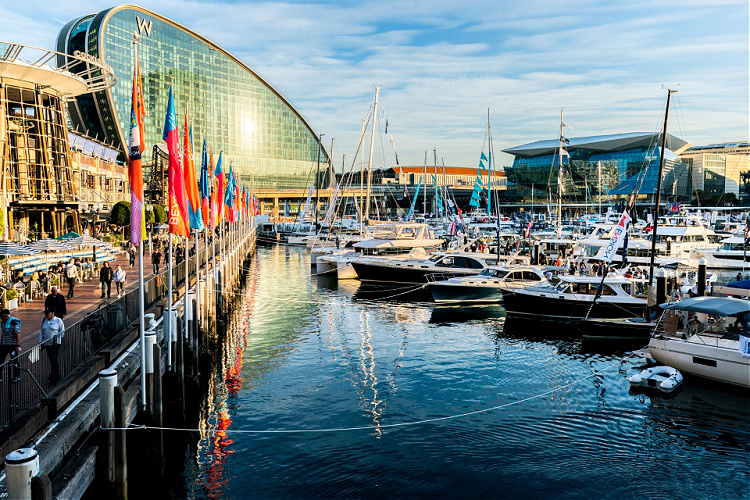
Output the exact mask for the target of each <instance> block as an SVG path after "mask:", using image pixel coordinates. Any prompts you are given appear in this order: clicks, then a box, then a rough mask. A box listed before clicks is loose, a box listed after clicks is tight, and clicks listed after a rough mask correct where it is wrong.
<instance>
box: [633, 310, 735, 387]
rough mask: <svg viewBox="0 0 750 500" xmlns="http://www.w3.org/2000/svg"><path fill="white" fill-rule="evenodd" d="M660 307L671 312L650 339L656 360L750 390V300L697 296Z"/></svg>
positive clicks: (684, 370)
mask: <svg viewBox="0 0 750 500" xmlns="http://www.w3.org/2000/svg"><path fill="white" fill-rule="evenodd" d="M661 308H662V309H665V310H667V311H669V313H668V316H667V317H666V318H665V320H664V324H663V329H662V330H660V331H657V332H656V333H655V334H654V336H653V337H652V338H651V340H650V341H649V344H648V348H649V352H650V354H651V357H652V358H654V359H655V360H656V361H658V362H660V363H663V364H665V365H669V366H672V367H674V368H677V369H678V370H680V371H681V372H683V373H689V374H692V375H697V376H699V377H704V378H708V379H711V380H715V381H718V382H724V383H728V384H732V385H737V386H740V387H744V388H750V345H749V344H748V341H747V337H748V336H750V332H749V331H748V330H749V329H748V326H749V323H748V320H750V317H749V315H750V302H748V301H747V300H742V299H736V298H732V297H694V298H690V299H685V300H681V301H678V302H674V303H672V304H664V305H662V306H661ZM740 335H742V336H743V337H744V339H745V340H744V342H743V341H742V339H741V338H740Z"/></svg>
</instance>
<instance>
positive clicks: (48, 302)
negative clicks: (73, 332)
mask: <svg viewBox="0 0 750 500" xmlns="http://www.w3.org/2000/svg"><path fill="white" fill-rule="evenodd" d="M44 308H45V309H51V310H53V311H55V316H57V317H58V318H60V319H63V318H64V317H65V316H67V315H68V307H67V305H66V304H65V297H63V296H62V294H60V293H59V292H58V291H57V287H56V286H53V287H52V288H51V289H50V293H49V295H47V298H46V299H44Z"/></svg>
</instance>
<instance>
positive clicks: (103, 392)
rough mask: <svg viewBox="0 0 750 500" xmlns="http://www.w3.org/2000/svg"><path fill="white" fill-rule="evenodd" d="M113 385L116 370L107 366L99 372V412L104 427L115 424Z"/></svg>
mask: <svg viewBox="0 0 750 500" xmlns="http://www.w3.org/2000/svg"><path fill="white" fill-rule="evenodd" d="M115 386H117V370H112V369H109V368H108V369H106V370H102V371H100V372H99V413H100V414H101V420H102V427H104V428H111V427H114V425H115Z"/></svg>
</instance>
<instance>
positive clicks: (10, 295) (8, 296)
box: [5, 288, 18, 300]
mask: <svg viewBox="0 0 750 500" xmlns="http://www.w3.org/2000/svg"><path fill="white" fill-rule="evenodd" d="M17 298H18V292H17V291H16V290H15V288H8V289H7V290H5V300H13V299H17Z"/></svg>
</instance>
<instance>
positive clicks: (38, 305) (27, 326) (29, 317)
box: [11, 249, 166, 352]
mask: <svg viewBox="0 0 750 500" xmlns="http://www.w3.org/2000/svg"><path fill="white" fill-rule="evenodd" d="M144 250H146V249H144ZM110 265H111V266H112V268H113V269H117V266H118V265H120V266H122V269H123V270H124V271H125V272H126V273H127V279H126V281H125V293H127V292H130V291H132V290H135V289H136V288H137V287H138V263H137V261H136V265H135V266H132V267H131V266H129V265H128V253H127V252H120V253H118V254H116V255H115V260H113V261H111V262H110ZM161 269H162V270H166V266H165V265H164V264H162V266H161ZM152 275H153V266H152V265H151V254H150V253H148V251H145V252H144V255H143V278H144V280H147V279H149V278H150V277H151V276H152ZM74 292H75V295H74V297H73V298H72V299H68V298H66V299H65V304H66V306H67V310H68V314H67V316H65V319H64V320H63V321H64V323H65V326H66V327H68V326H70V325H72V324H73V323H75V322H77V321H80V320H82V319H83V318H84V317H85V316H86V315H87V314H89V313H91V312H93V311H95V310H96V309H98V308H99V307H101V306H103V305H105V304H106V302H107V299H102V298H100V297H101V294H102V288H101V284H100V282H99V274H98V273H95V274H94V275H92V276H91V279H90V280H88V281H83V282H81V283H76V286H75V288H74ZM59 293H61V294H62V296H63V297H65V296H66V295H67V293H68V287H67V284H63V285H62V286H61V287H59ZM45 298H46V295H42V296H40V297H38V298H36V299H34V300H30V301H27V302H22V303H20V304H19V305H18V309H14V310H13V311H11V315H12V316H15V317H16V318H18V319H19V320H21V352H24V351H26V350H28V349H30V348H32V347H33V346H35V345H36V344H38V343H39V328H40V326H41V324H42V319H44V299H45ZM110 300H117V292H116V290H115V283H114V281H112V294H111V298H110Z"/></svg>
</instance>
